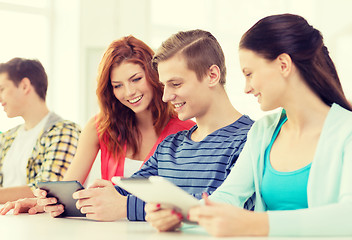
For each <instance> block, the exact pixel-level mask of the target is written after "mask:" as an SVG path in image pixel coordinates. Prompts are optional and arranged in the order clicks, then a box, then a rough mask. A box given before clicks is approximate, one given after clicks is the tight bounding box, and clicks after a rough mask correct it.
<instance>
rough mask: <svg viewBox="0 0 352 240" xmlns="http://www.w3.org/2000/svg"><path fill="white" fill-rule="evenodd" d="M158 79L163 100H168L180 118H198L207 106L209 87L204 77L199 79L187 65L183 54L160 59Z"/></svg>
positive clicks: (205, 110)
mask: <svg viewBox="0 0 352 240" xmlns="http://www.w3.org/2000/svg"><path fill="white" fill-rule="evenodd" d="M158 72H159V79H160V81H161V82H162V83H163V84H164V94H163V101H164V102H170V103H171V104H172V105H173V106H174V108H175V110H176V112H177V113H178V117H179V119H180V120H182V121H185V120H187V119H191V118H193V117H195V118H200V117H202V116H204V114H206V112H207V109H208V107H209V105H210V104H209V103H208V101H210V100H209V97H207V96H208V94H207V93H208V91H209V87H208V84H207V81H206V79H205V78H206V77H204V78H203V79H202V80H201V81H200V80H199V79H198V78H197V75H196V73H195V72H194V71H192V70H190V69H189V68H188V67H187V64H186V61H185V59H184V57H183V56H180V55H175V56H174V57H172V58H170V59H168V60H165V61H161V62H160V63H159V64H158Z"/></svg>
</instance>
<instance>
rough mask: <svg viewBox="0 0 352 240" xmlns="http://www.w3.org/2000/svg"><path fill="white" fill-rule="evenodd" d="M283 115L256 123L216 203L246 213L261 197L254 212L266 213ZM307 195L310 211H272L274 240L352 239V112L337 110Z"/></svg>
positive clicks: (320, 145) (319, 151) (316, 158)
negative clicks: (266, 176)
mask: <svg viewBox="0 0 352 240" xmlns="http://www.w3.org/2000/svg"><path fill="white" fill-rule="evenodd" d="M284 115H285V111H282V112H281V113H275V114H271V115H268V116H265V117H264V118H262V119H261V120H259V121H257V122H255V123H254V125H253V127H252V128H251V130H250V131H249V133H248V137H247V142H246V144H245V147H244V148H243V151H242V153H241V155H240V157H239V158H238V160H237V163H236V165H235V166H234V168H233V169H232V171H231V173H230V174H229V176H228V177H227V179H226V180H225V182H224V183H223V184H222V185H221V186H220V187H219V188H218V189H217V190H216V191H215V192H214V193H213V194H212V195H211V199H213V200H215V201H219V202H226V203H230V204H233V205H236V206H240V207H242V206H243V204H244V202H245V201H246V200H247V199H248V198H249V197H250V196H251V195H252V194H253V192H256V205H255V211H266V206H265V203H264V201H263V199H262V197H261V194H260V189H261V184H262V177H263V164H264V152H265V149H266V147H267V146H268V144H269V142H270V140H271V137H272V135H273V132H274V130H275V128H276V126H277V124H278V122H279V120H280V119H281V118H282V117H283V116H284ZM307 195H308V208H307V209H300V210H294V211H268V216H269V226H270V232H269V235H270V236H352V112H350V111H347V110H346V109H344V108H342V107H340V106H339V105H337V104H333V105H332V107H331V109H330V111H329V113H328V115H327V118H326V120H325V123H324V126H323V129H322V132H321V135H320V139H319V142H318V145H317V149H316V153H315V156H314V159H313V161H312V166H311V171H310V175H309V179H308V189H307ZM234 224H236V223H234Z"/></svg>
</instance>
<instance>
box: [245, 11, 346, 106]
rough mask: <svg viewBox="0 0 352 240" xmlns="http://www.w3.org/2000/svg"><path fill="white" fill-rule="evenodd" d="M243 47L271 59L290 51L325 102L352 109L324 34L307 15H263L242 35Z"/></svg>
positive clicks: (296, 63) (311, 86)
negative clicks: (306, 18) (326, 44)
mask: <svg viewBox="0 0 352 240" xmlns="http://www.w3.org/2000/svg"><path fill="white" fill-rule="evenodd" d="M239 47H240V49H241V48H243V49H248V50H252V51H254V52H256V53H257V54H259V55H261V56H263V57H264V58H266V59H268V60H275V59H276V58H277V57H278V56H279V55H280V54H282V53H286V54H288V55H289V56H290V57H291V59H292V61H293V63H294V64H295V66H296V67H297V68H298V70H299V72H300V74H301V76H302V77H303V79H304V81H305V82H306V83H307V85H308V86H309V87H310V88H311V89H312V90H313V92H314V93H315V94H316V95H317V96H319V97H320V99H321V100H322V101H323V102H324V103H326V104H327V105H328V106H331V105H332V104H333V103H337V104H339V105H340V106H342V107H344V108H346V109H348V110H350V111H352V106H351V104H350V103H349V102H348V101H347V99H346V97H345V95H344V93H343V90H342V86H341V83H340V79H339V77H338V74H337V71H336V68H335V65H334V63H333V61H332V60H331V58H330V56H329V52H328V49H327V47H326V46H325V45H324V42H323V36H322V35H321V33H320V32H319V31H318V30H317V29H315V28H313V27H312V26H311V25H309V24H308V22H307V21H306V20H305V19H304V18H303V17H301V16H298V15H293V14H281V15H272V16H268V17H266V18H263V19H261V20H260V21H258V22H257V23H256V24H255V25H253V26H252V27H251V28H250V29H249V30H248V31H247V32H246V33H245V34H244V35H243V36H242V38H241V41H240V46H239Z"/></svg>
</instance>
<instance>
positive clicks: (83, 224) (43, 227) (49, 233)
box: [0, 213, 351, 240]
mask: <svg viewBox="0 0 352 240" xmlns="http://www.w3.org/2000/svg"><path fill="white" fill-rule="evenodd" d="M0 239H1V240H7V239H9V240H27V239H28V240H42V239H45V240H56V239H57V240H59V239H60V240H70V239H82V240H90V239H99V240H108V239H118V240H125V239H128V240H134V239H138V240H159V239H160V240H161V239H162V240H169V239H171V240H172V239H182V240H190V239H192V240H197V239H206V240H207V239H209V240H211V239H218V238H214V237H211V236H208V235H204V234H200V233H199V232H197V231H189V232H187V233H184V232H168V233H158V232H157V231H156V230H155V229H153V228H152V227H151V226H150V225H149V224H148V223H146V222H129V221H127V220H120V221H115V222H96V221H90V220H87V219H84V218H52V217H50V215H48V214H46V213H43V214H37V215H28V214H20V215H17V216H15V215H12V214H9V215H6V216H0ZM221 239H224V238H221ZM225 239H226V240H227V239H229V238H225ZM230 239H231V238H230ZM232 239H237V240H241V239H243V240H251V239H255V240H263V239H270V238H232ZM273 239H274V240H279V239H280V240H281V239H284V238H273ZM287 239H289V240H293V239H294V238H287ZM303 239H307V240H308V239H309V240H312V239H314V238H300V240H303ZM327 239H328V238H324V240H327ZM330 239H333V238H330ZM336 239H339V240H341V239H344V238H336ZM345 239H351V238H345Z"/></svg>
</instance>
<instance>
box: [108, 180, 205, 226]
mask: <svg viewBox="0 0 352 240" xmlns="http://www.w3.org/2000/svg"><path fill="white" fill-rule="evenodd" d="M111 180H112V182H113V183H115V184H116V185H117V186H119V187H121V188H123V189H125V190H126V191H128V192H129V193H131V194H133V195H135V196H136V197H138V198H140V199H142V200H143V201H145V202H147V203H159V204H160V205H161V208H163V207H164V208H173V209H175V211H177V212H180V213H182V215H183V219H184V221H186V222H187V215H188V211H189V209H190V208H191V207H193V206H196V205H198V204H199V200H198V199H197V198H195V197H193V196H192V195H190V194H189V193H187V192H186V191H184V190H183V189H181V188H180V187H178V186H176V185H175V184H173V183H171V182H169V181H168V180H166V179H165V178H163V177H160V176H151V177H149V178H120V177H113V178H112V179H111Z"/></svg>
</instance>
